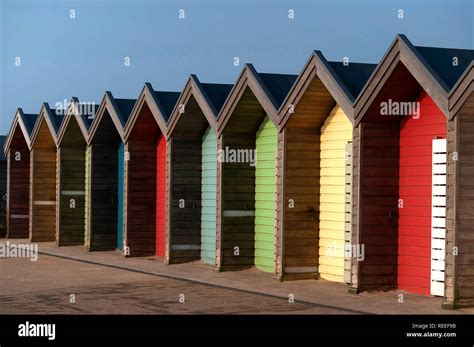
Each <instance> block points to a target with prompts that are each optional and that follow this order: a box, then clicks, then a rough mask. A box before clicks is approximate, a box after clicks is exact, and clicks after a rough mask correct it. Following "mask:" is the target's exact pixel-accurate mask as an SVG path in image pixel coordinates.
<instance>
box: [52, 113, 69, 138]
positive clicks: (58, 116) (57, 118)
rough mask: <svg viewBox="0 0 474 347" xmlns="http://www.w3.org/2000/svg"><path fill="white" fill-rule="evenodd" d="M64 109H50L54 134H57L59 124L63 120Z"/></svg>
mask: <svg viewBox="0 0 474 347" xmlns="http://www.w3.org/2000/svg"><path fill="white" fill-rule="evenodd" d="M64 114H65V111H64V110H62V109H54V108H53V109H51V114H50V119H51V124H52V125H53V127H54V131H55V135H57V134H58V132H59V129H60V128H61V124H62V122H63V120H64Z"/></svg>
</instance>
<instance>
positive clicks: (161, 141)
mask: <svg viewBox="0 0 474 347" xmlns="http://www.w3.org/2000/svg"><path fill="white" fill-rule="evenodd" d="M166 153H167V148H166V138H165V137H164V136H160V137H159V138H158V140H157V143H156V237H155V238H156V255H157V256H158V257H161V258H164V257H165V256H166V189H167V187H166V159H167V158H166Z"/></svg>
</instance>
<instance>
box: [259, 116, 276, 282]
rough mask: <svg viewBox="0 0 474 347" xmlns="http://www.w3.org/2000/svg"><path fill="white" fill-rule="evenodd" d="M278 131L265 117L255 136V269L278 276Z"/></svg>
mask: <svg viewBox="0 0 474 347" xmlns="http://www.w3.org/2000/svg"><path fill="white" fill-rule="evenodd" d="M277 145H278V136H277V129H276V127H275V125H274V124H273V122H272V121H271V119H269V118H268V117H265V119H264V120H263V122H262V124H261V125H260V128H259V129H258V131H257V134H256V150H257V163H256V166H255V261H254V262H255V267H256V268H257V269H259V270H261V271H265V272H271V273H275V270H276V269H275V265H276V264H275V260H276V259H275V227H276V226H275V223H276V202H275V200H276V187H277V184H276V163H277V160H276V158H277Z"/></svg>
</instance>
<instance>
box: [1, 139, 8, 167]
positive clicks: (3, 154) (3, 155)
mask: <svg viewBox="0 0 474 347" xmlns="http://www.w3.org/2000/svg"><path fill="white" fill-rule="evenodd" d="M6 139H7V136H6V135H0V146H1V148H3V146H4V145H5V141H6ZM6 159H7V158H6V157H5V153H4V152H3V151H0V161H5V160H6Z"/></svg>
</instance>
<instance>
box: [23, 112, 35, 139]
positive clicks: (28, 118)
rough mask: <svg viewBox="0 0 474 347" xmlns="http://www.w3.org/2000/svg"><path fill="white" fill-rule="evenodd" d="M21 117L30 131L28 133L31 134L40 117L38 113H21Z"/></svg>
mask: <svg viewBox="0 0 474 347" xmlns="http://www.w3.org/2000/svg"><path fill="white" fill-rule="evenodd" d="M20 117H22V118H23V122H24V124H25V127H26V130H27V131H28V135H29V136H31V133H32V131H33V128H34V127H35V123H36V120H37V119H38V115H37V114H32V113H20Z"/></svg>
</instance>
